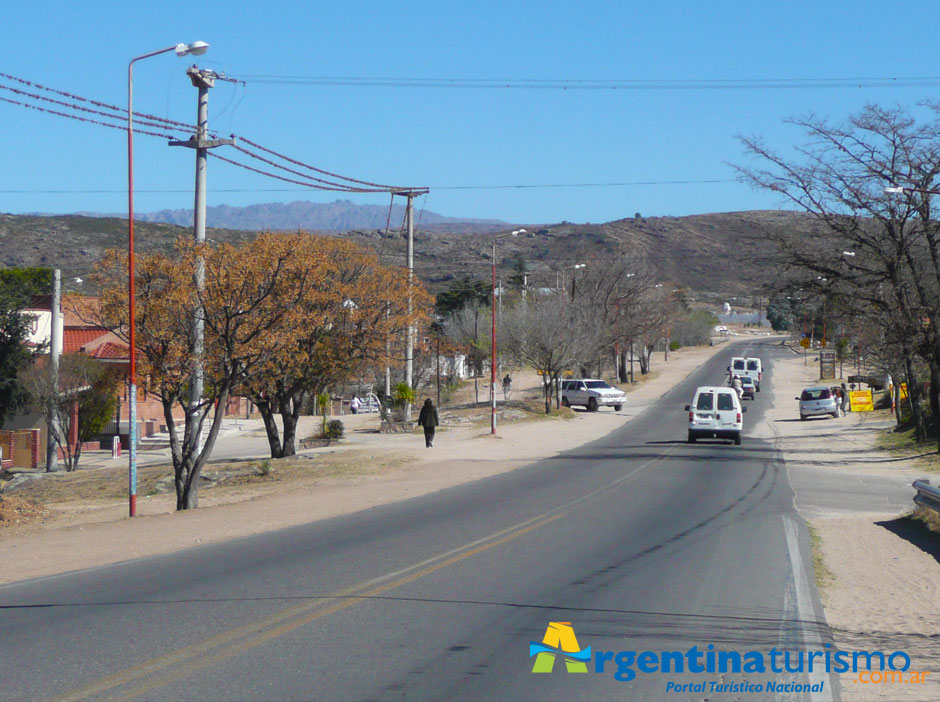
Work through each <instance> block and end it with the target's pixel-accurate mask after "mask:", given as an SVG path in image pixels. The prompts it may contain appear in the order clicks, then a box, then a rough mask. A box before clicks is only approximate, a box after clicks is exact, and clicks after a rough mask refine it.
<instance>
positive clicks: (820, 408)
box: [793, 385, 839, 420]
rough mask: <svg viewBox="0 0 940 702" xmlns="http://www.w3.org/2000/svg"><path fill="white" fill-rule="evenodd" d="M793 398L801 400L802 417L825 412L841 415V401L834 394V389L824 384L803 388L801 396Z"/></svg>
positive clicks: (831, 414) (816, 415)
mask: <svg viewBox="0 0 940 702" xmlns="http://www.w3.org/2000/svg"><path fill="white" fill-rule="evenodd" d="M793 399H795V400H799V401H800V419H804V420H805V419H806V418H807V417H818V416H820V415H823V414H828V415H830V416H832V417H838V416H839V401H838V400H836V398H835V397H834V396H833V394H832V390H831V389H830V388H827V387H825V386H823V385H820V386H816V387H811V388H803V392H802V393H800V396H799V397H795V398H793Z"/></svg>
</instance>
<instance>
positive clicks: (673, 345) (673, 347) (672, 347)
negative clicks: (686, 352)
mask: <svg viewBox="0 0 940 702" xmlns="http://www.w3.org/2000/svg"><path fill="white" fill-rule="evenodd" d="M681 346H682V344H680V343H679V342H678V341H671V342H669V350H670V351H678V350H679V348H680V347H681Z"/></svg>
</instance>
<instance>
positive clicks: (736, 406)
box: [685, 385, 747, 445]
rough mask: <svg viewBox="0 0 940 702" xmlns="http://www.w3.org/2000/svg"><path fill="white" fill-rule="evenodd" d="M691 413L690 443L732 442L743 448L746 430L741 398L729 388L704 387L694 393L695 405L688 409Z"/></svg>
mask: <svg viewBox="0 0 940 702" xmlns="http://www.w3.org/2000/svg"><path fill="white" fill-rule="evenodd" d="M685 410H686V412H688V413H689V443H690V444H694V443H695V442H696V441H697V440H698V439H731V440H732V441H734V443H735V444H736V445H740V444H741V430H742V429H743V428H744V421H743V419H742V415H743V413H744V412H747V408H746V407H742V406H741V400H739V399H738V394H737V393H736V392H735V391H734V390H732V389H731V388H729V387H726V386H711V385H704V386H702V387H700V388H698V389H697V390H696V391H695V396H694V397H693V398H692V404H690V405H686V406H685Z"/></svg>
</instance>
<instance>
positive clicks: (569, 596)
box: [0, 342, 839, 701]
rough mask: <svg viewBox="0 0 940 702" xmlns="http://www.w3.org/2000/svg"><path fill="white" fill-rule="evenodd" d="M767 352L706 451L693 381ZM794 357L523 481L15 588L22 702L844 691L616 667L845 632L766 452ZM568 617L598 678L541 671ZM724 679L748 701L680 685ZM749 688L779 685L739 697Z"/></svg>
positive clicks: (11, 639)
mask: <svg viewBox="0 0 940 702" xmlns="http://www.w3.org/2000/svg"><path fill="white" fill-rule="evenodd" d="M744 353H751V354H758V353H759V354H760V355H761V357H762V358H763V359H764V365H765V368H766V370H765V373H764V380H763V391H762V392H761V393H759V394H758V395H757V398H756V400H755V401H753V402H748V403H747V407H748V410H749V412H748V413H747V414H746V415H745V438H744V442H743V445H742V446H740V447H736V446H734V445H732V444H730V443H722V442H707V441H700V442H699V443H697V444H694V445H689V444H687V443H685V435H686V412H685V411H684V409H683V405H684V404H686V403H687V402H689V400H690V398H691V397H692V394H693V391H694V388H695V387H696V386H697V385H715V384H720V383H722V382H723V380H724V379H725V378H726V372H725V368H726V367H727V365H728V363H729V359H730V357H731V356H733V355H743V354H744ZM785 353H789V351H786V350H783V349H781V348H780V347H779V346H774V345H772V344H771V343H769V342H738V343H735V344H731V345H729V347H728V348H727V349H724V350H722V351H721V352H719V353H718V354H717V355H716V356H715V357H713V358H712V359H711V360H709V361H708V362H707V363H706V364H705V365H704V366H703V367H702V368H700V369H699V370H697V371H696V372H695V373H693V374H692V375H691V376H690V377H689V378H688V379H687V380H686V381H684V382H683V383H681V384H680V385H679V386H677V387H676V388H674V389H673V390H672V391H670V392H669V393H667V394H666V395H665V396H664V397H663V398H662V399H661V400H660V401H659V402H658V403H656V404H655V405H654V406H652V407H651V408H650V409H649V410H648V411H647V412H645V413H644V414H642V415H640V416H638V417H636V418H635V419H633V420H632V421H631V422H630V423H628V424H627V425H625V426H624V427H623V428H622V429H620V430H618V431H616V432H614V433H613V434H611V435H609V436H607V437H605V438H604V439H602V440H600V441H597V442H595V443H592V444H588V445H585V446H582V447H580V448H578V449H577V450H574V451H571V452H568V453H566V454H564V455H561V456H558V457H555V458H552V459H549V460H545V461H541V462H539V463H536V464H533V465H530V466H527V467H525V468H521V469H519V470H516V471H512V472H510V473H506V474H502V475H498V476H494V477H492V478H488V479H485V480H481V481H478V482H474V483H470V484H466V485H463V486H459V487H455V488H452V489H448V490H444V491H441V492H438V493H433V494H429V495H426V496H423V497H420V498H416V499H412V500H408V501H404V502H399V503H396V504H392V505H387V506H382V507H377V508H373V509H369V510H366V511H363V512H359V513H356V514H351V515H348V516H344V517H339V518H335V519H330V520H326V521H321V522H317V523H313V524H309V525H304V526H300V527H294V528H290V529H286V530H282V531H278V532H274V533H269V534H265V535H261V536H256V537H251V538H244V539H239V540H235V541H232V542H228V543H224V544H219V545H213V546H206V547H203V548H196V549H192V550H189V551H184V552H181V553H177V554H173V555H169V556H163V557H157V558H149V559H145V560H138V561H132V562H127V563H123V564H118V565H114V566H109V567H104V568H98V569H94V570H89V571H84V572H78V573H72V574H65V575H61V576H55V577H49V578H44V579H39V580H34V581H28V582H24V583H18V584H13V585H9V586H4V587H0V673H2V683H0V700H37V699H60V700H86V699H87V700H124V699H141V700H174V701H178V700H200V701H205V700H227V701H231V700H397V699H408V700H413V699H426V700H447V699H470V700H478V699H491V700H504V699H512V700H546V699H568V698H570V699H586V700H591V699H598V700H606V699H613V698H619V699H630V700H659V699H673V700H702V699H709V700H731V699H786V700H809V699H813V700H825V699H837V698H838V694H839V693H838V689H834V688H833V685H834V684H835V680H834V676H833V678H830V677H829V676H826V675H825V674H823V675H819V674H817V673H814V674H812V675H806V674H801V673H783V674H779V675H778V674H772V673H769V672H768V673H766V674H760V673H743V672H741V673H733V672H729V673H726V674H720V673H717V672H716V673H707V672H705V673H691V672H689V671H688V669H686V670H685V672H683V673H674V672H670V673H665V672H651V673H648V672H642V671H639V669H638V667H637V665H636V664H634V665H632V666H630V665H625V666H623V668H624V670H623V671H622V674H621V676H620V677H629V676H630V671H631V670H632V671H633V672H635V673H636V677H635V678H634V679H632V680H629V681H620V680H617V679H616V677H617V676H616V675H615V673H616V672H617V668H618V666H617V665H616V663H615V662H614V661H615V660H616V659H615V658H614V659H612V660H611V661H610V662H607V663H606V664H605V669H604V672H600V673H599V672H595V671H596V663H595V659H596V657H597V654H598V652H612V653H619V652H626V651H635V652H643V651H651V652H654V653H653V654H651V655H654V656H656V657H659V656H661V652H663V651H676V652H681V653H682V654H687V653H688V651H689V650H690V649H691V648H692V647H693V646H695V647H697V650H700V651H702V652H707V651H708V650H709V649H708V647H709V646H710V645H711V646H712V647H713V651H736V652H739V653H741V654H742V655H743V654H744V653H745V652H748V651H758V652H761V655H766V656H767V658H766V660H767V664H768V665H769V664H770V658H769V652H770V650H771V649H772V648H776V649H778V650H780V651H784V650H789V651H792V652H794V653H795V652H797V651H802V650H805V649H811V650H819V649H822V648H823V647H824V646H825V644H826V643H827V642H829V641H831V637H830V635H829V632H828V629H827V627H826V626H825V625H824V623H823V622H824V619H823V617H822V616H821V614H820V613H821V611H822V610H821V607H820V604H819V599H818V595H817V593H816V589H815V585H814V584H813V576H812V563H811V557H810V547H809V540H808V535H807V532H806V529H805V526H804V524H803V522H802V520H801V519H800V517H799V516H798V515H797V513H796V512H795V509H794V494H793V491H792V489H791V487H790V484H789V482H788V478H787V470H786V467H785V465H784V463H783V462H782V460H781V457H780V455H779V454H778V452H777V451H776V450H775V449H774V447H773V446H772V445H771V444H770V443H768V442H765V441H761V440H757V439H754V438H750V437H748V428H749V427H753V426H754V425H755V424H756V423H758V422H760V421H761V420H762V415H763V406H764V403H767V402H769V395H770V392H769V390H770V389H771V388H772V386H773V359H774V358H775V357H778V356H779V355H782V354H785ZM180 518H181V519H185V518H186V515H180ZM115 548H120V544H115ZM549 622H570V625H571V629H572V630H573V632H574V634H575V636H576V638H577V642H578V646H579V647H580V648H582V649H586V648H587V647H588V646H590V647H591V649H592V654H593V657H592V659H591V661H590V663H589V664H588V665H587V668H588V670H589V671H590V672H589V673H588V674H573V673H568V672H567V671H566V665H565V664H564V663H563V662H562V660H561V659H560V658H559V659H558V660H556V661H555V663H554V669H553V671H552V673H550V674H533V673H532V668H533V664H534V662H535V660H536V657H535V656H533V657H530V655H529V654H530V642H535V644H536V645H538V644H541V643H542V641H543V637H545V635H546V628H547V627H548V625H549ZM657 660H659V658H657ZM685 660H688V659H687V658H686V659H685ZM704 660H705V659H704V658H703V662H704ZM794 660H795V659H794ZM621 661H627V662H628V657H621ZM549 662H550V659H549ZM648 662H649V661H648V660H647V664H648ZM778 662H779V661H778ZM647 667H648V665H647ZM637 671H639V672H637ZM701 682H705V683H706V685H709V686H710V685H711V683H712V682H714V683H715V684H716V685H717V686H720V685H729V687H727V688H720V687H719V688H717V689H719V690H720V689H724V690H725V692H720V691H718V692H715V691H712V692H709V691H708V689H706V692H704V693H703V692H697V691H688V690H687V691H685V692H678V693H674V692H672V691H674V690H675V688H676V686H682V685H688V684H690V683H691V684H696V683H701ZM669 683H672V685H673V687H672V688H671V690H672V691H670V692H669V693H667V692H666V688H667V685H668V684H669ZM743 683H749V684H752V685H758V684H759V685H762V686H764V691H763V692H762V693H761V694H742V693H741V692H740V691H738V692H733V691H729V690H732V689H733V688H731V687H730V684H743ZM768 683H775V684H780V685H783V684H787V683H796V684H811V683H816V684H817V685H818V684H819V683H822V684H823V691H822V692H820V693H813V695H812V696H811V695H810V693H790V692H786V693H768V692H767V691H766V687H767V685H768ZM680 689H682V688H681V687H680ZM739 690H740V688H739Z"/></svg>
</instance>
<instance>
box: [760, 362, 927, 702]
mask: <svg viewBox="0 0 940 702" xmlns="http://www.w3.org/2000/svg"><path fill="white" fill-rule="evenodd" d="M818 370H819V369H818V366H816V365H814V364H813V363H810V364H808V365H804V364H803V360H802V359H801V358H799V357H794V358H792V359H787V360H785V361H782V362H777V363H776V365H775V366H774V402H773V407H772V408H771V409H770V410H769V411H768V414H767V421H766V422H765V423H764V424H763V425H762V427H761V434H762V435H764V436H765V437H766V438H769V439H773V440H774V441H775V443H776V445H777V446H778V447H779V448H780V449H781V450H782V451H783V452H784V455H785V457H786V461H787V465H788V471H789V474H790V479H791V482H792V483H793V484H794V486H795V489H796V492H797V505H798V507H799V509H800V511H801V512H802V513H803V514H804V516H805V517H806V518H807V521H808V522H809V524H810V526H811V527H812V528H813V529H815V531H816V534H817V535H818V538H819V544H820V550H821V555H822V559H823V563H824V564H825V567H826V568H827V569H828V571H829V572H830V573H831V576H830V577H828V578H824V579H823V580H824V582H823V583H822V587H821V596H822V601H823V606H824V608H825V613H826V619H827V620H828V623H829V625H830V627H831V628H832V631H833V634H834V636H835V640H836V643H837V645H838V646H839V648H841V649H842V650H846V651H855V650H868V651H873V650H874V651H885V652H886V653H890V652H894V651H905V652H907V653H908V655H909V656H910V657H911V661H912V663H911V668H910V670H911V671H925V670H926V671H936V672H934V674H933V675H931V676H927V678H926V680H927V682H926V683H925V684H897V683H888V684H885V683H881V684H876V683H864V682H862V681H860V679H859V676H858V675H857V674H855V673H845V674H843V675H841V683H842V690H843V699H845V700H849V701H855V700H861V701H865V702H868V701H869V700H936V699H940V645H938V644H940V597H938V596H940V562H938V558H940V537H936V538H934V539H933V544H929V543H928V544H923V548H922V547H921V541H920V539H919V538H918V537H917V536H916V535H915V534H913V533H911V531H912V530H911V529H910V528H909V527H908V524H907V522H906V520H903V519H899V516H900V515H901V514H902V513H904V512H907V511H910V509H911V508H912V507H913V503H912V502H910V501H908V502H907V505H906V506H904V507H903V508H901V509H899V507H900V505H899V504H898V503H897V500H896V499H891V500H889V499H888V498H883V499H884V501H885V505H884V506H879V504H878V503H879V499H882V498H881V493H882V492H883V491H885V490H886V488H889V487H891V486H894V487H895V488H904V486H906V485H909V483H910V482H911V480H912V479H913V478H916V477H922V476H920V475H919V474H920V472H921V471H920V470H919V469H916V468H914V467H912V466H911V465H910V462H908V461H898V460H897V458H896V457H894V456H892V455H890V454H887V453H885V452H883V451H881V450H879V449H878V448H877V447H876V445H875V442H876V438H877V435H878V433H879V431H881V428H882V427H884V426H885V421H884V417H882V416H879V415H872V414H867V413H866V414H863V413H854V414H853V413H850V414H849V415H848V416H847V417H845V418H841V419H838V420H834V419H813V420H809V421H806V422H801V421H800V420H799V418H798V410H797V408H796V402H795V401H794V399H793V398H794V397H795V396H796V395H798V394H799V391H800V389H801V388H803V387H806V386H807V385H815V384H818V383H819V381H818V380H817V376H818ZM839 485H845V486H847V488H846V493H845V494H844V495H840V494H832V493H834V492H835V488H837V487H838V486H839ZM815 486H819V488H818V490H817V489H816V487H815ZM827 492H828V493H829V494H828V495H827V494H826V493H827ZM866 493H867V494H866ZM908 493H909V495H910V497H911V498H912V497H913V494H914V490H913V488H910V489H909V491H908V490H904V489H902V490H901V494H904V495H906V494H908ZM905 499H908V500H909V499H910V498H905ZM889 503H890V504H889ZM925 549H928V550H925ZM929 549H932V552H929ZM931 678H933V680H931ZM909 679H910V676H909V674H906V676H905V678H904V680H905V681H906V680H909Z"/></svg>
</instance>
